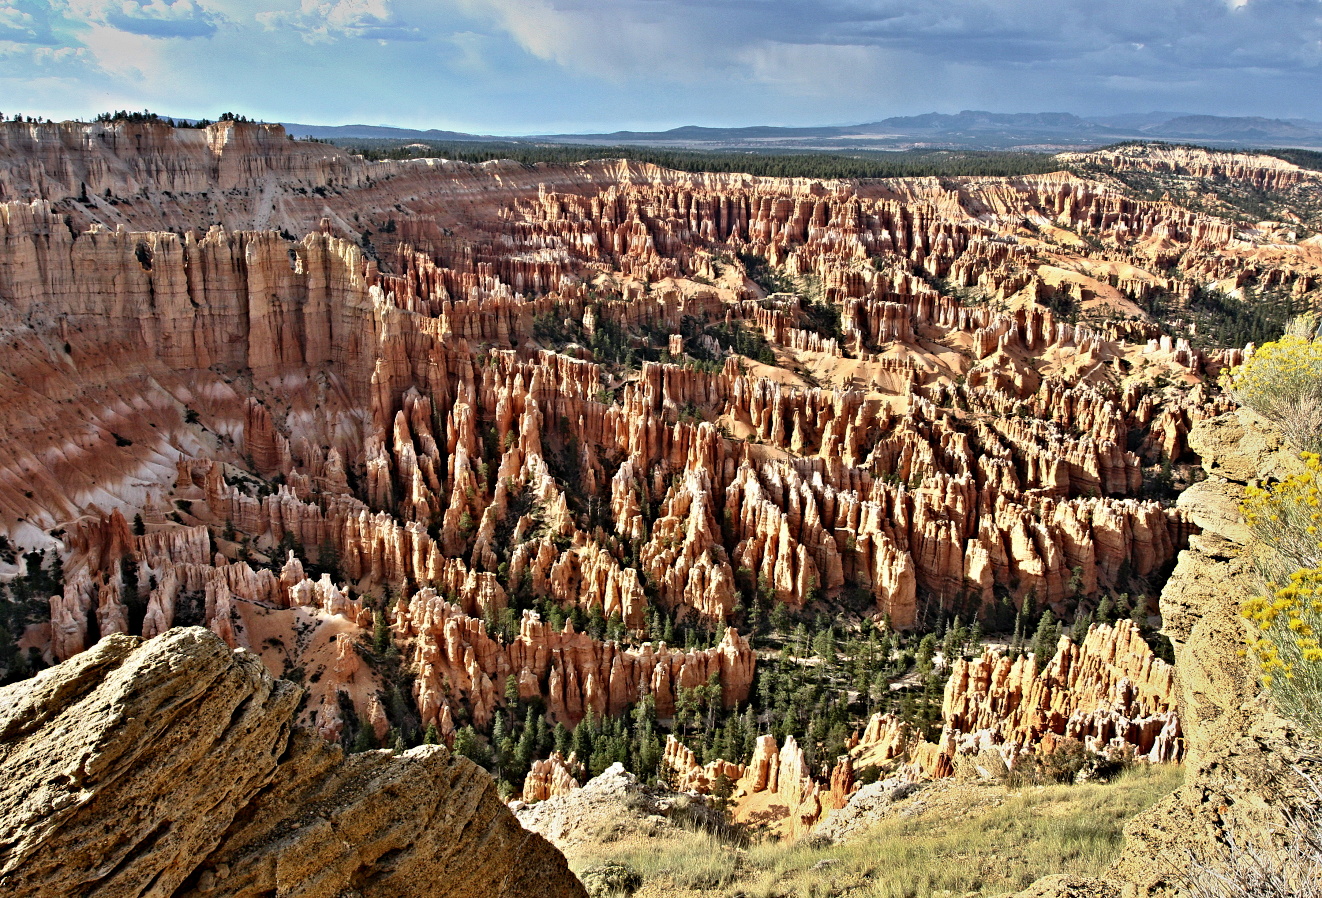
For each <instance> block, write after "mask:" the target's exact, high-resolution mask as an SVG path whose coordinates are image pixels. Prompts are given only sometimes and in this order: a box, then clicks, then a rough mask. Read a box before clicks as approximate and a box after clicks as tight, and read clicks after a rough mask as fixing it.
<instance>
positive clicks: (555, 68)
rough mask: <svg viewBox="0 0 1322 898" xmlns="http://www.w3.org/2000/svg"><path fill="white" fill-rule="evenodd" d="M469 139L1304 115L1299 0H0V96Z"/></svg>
mask: <svg viewBox="0 0 1322 898" xmlns="http://www.w3.org/2000/svg"><path fill="white" fill-rule="evenodd" d="M112 108H130V109H143V108H150V109H152V110H154V111H157V112H161V113H165V114H172V115H181V116H191V117H200V116H207V117H215V116H216V115H217V114H219V113H220V112H223V111H225V110H233V111H235V112H241V113H245V114H248V115H251V116H254V117H259V118H263V119H267V120H278V121H298V122H308V123H315V124H348V123H367V124H394V125H401V126H406V127H422V128H426V127H438V128H448V129H454V130H462V131H471V132H479V133H492V134H520V133H548V132H553V131H595V130H614V129H617V128H668V127H674V126H677V125H684V124H702V125H713V126H720V125H747V124H780V125H814V124H841V123H852V122H865V121H873V120H876V119H879V118H885V117H887V116H891V115H909V114H916V113H922V112H932V111H938V112H957V111H959V110H961V109H988V110H992V111H999V112H1042V111H1063V112H1075V113H1078V114H1081V115H1089V114H1111V113H1120V112H1146V111H1151V110H1178V111H1189V112H1196V113H1207V114H1222V115H1265V116H1272V117H1282V118H1291V117H1299V118H1314V119H1322V0H808V2H789V0H276V2H264V3H261V2H252V0H0V111H4V112H5V113H10V114H12V113H13V112H24V113H28V114H39V115H43V116H50V117H52V118H66V117H84V118H86V117H90V116H92V115H94V114H95V113H97V112H100V111H103V110H106V109H112Z"/></svg>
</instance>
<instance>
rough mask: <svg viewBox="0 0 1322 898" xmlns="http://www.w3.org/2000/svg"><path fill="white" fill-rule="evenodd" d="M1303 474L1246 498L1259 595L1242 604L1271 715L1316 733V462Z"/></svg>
mask: <svg viewBox="0 0 1322 898" xmlns="http://www.w3.org/2000/svg"><path fill="white" fill-rule="evenodd" d="M1303 461H1304V471H1303V472H1302V473H1300V474H1295V475H1293V476H1291V477H1288V478H1286V479H1285V480H1282V481H1281V482H1279V483H1276V484H1272V485H1271V486H1268V487H1265V488H1264V487H1255V486H1250V487H1249V488H1248V489H1247V490H1246V491H1245V498H1244V503H1243V512H1244V518H1245V520H1246V521H1247V522H1248V525H1249V529H1250V531H1251V532H1252V533H1253V536H1254V538H1255V540H1254V541H1255V545H1254V546H1253V555H1254V561H1255V563H1256V565H1257V567H1258V570H1259V571H1260V572H1262V574H1263V575H1264V579H1266V580H1267V589H1266V590H1265V595H1261V596H1257V597H1254V598H1252V599H1249V600H1248V601H1247V602H1245V603H1244V606H1243V614H1244V616H1245V617H1246V618H1248V619H1249V620H1250V621H1251V622H1252V624H1253V627H1252V631H1251V633H1250V636H1249V649H1250V650H1251V651H1252V653H1253V655H1254V657H1256V658H1257V661H1258V664H1259V666H1260V667H1261V669H1262V683H1263V685H1264V686H1266V687H1267V688H1268V690H1270V692H1271V695H1272V699H1273V700H1274V701H1275V703H1276V706H1277V708H1278V709H1279V710H1280V712H1281V713H1282V714H1283V715H1285V716H1286V717H1290V718H1292V719H1294V720H1297V721H1299V722H1300V723H1302V724H1304V725H1305V726H1307V727H1309V728H1310V729H1312V730H1313V731H1315V732H1319V733H1322V643H1319V637H1322V457H1320V456H1318V455H1317V454H1315V453H1311V452H1305V453H1304V454H1303Z"/></svg>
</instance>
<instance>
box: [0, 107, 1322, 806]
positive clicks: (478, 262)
mask: <svg viewBox="0 0 1322 898" xmlns="http://www.w3.org/2000/svg"><path fill="white" fill-rule="evenodd" d="M1257 159H1259V157H1244V159H1243V160H1240V161H1236V162H1234V163H1233V171H1229V170H1228V174H1227V176H1228V177H1235V178H1242V179H1246V180H1247V181H1248V182H1252V183H1255V184H1256V183H1258V182H1261V183H1262V184H1263V185H1266V186H1265V187H1264V188H1263V189H1267V188H1268V187H1270V186H1271V185H1272V184H1276V183H1277V182H1279V183H1281V184H1285V182H1286V181H1289V182H1290V184H1294V183H1295V181H1291V180H1290V179H1291V178H1294V179H1295V180H1297V179H1298V178H1297V177H1296V176H1295V175H1293V174H1288V173H1287V174H1281V173H1279V172H1278V173H1275V174H1273V173H1272V172H1276V169H1275V168H1272V167H1271V166H1270V165H1268V164H1267V163H1263V162H1261V161H1256V162H1255V161H1254V160H1257ZM1103 161H1104V160H1103ZM1099 164H1102V163H1099ZM1120 164H1121V163H1116V165H1120ZM1124 164H1126V165H1128V164H1130V163H1128V162H1127V163H1124ZM1144 164H1148V165H1154V166H1155V165H1164V164H1166V163H1165V162H1162V161H1161V160H1149V161H1148V162H1146V163H1144ZM1181 164H1184V163H1181ZM1218 164H1222V163H1218ZM1225 164H1230V163H1225ZM1254 166H1258V167H1257V168H1255V167H1254ZM1264 166H1266V167H1264ZM1282 171H1284V170H1282ZM1298 177H1303V176H1298ZM1272 179H1276V180H1272ZM1281 179H1285V180H1281ZM0 200H3V202H0V339H2V340H3V341H4V348H5V352H4V353H3V354H0V379H2V380H3V382H4V384H5V385H6V388H5V390H4V392H3V396H0V414H2V415H3V418H4V422H5V427H4V428H3V430H2V431H0V528H3V530H4V532H5V533H6V534H7V537H8V539H10V541H11V542H12V543H13V544H14V545H15V546H16V547H19V548H21V549H22V550H24V551H31V550H47V551H48V557H47V562H46V564H47V568H48V569H49V566H50V564H51V559H53V557H54V556H55V555H57V554H58V556H59V557H60V559H61V564H62V567H63V582H62V584H61V585H60V588H59V589H58V594H54V595H51V596H49V597H47V596H44V595H43V596H39V597H38V598H39V601H40V602H41V603H42V616H43V617H44V620H43V621H35V620H34V622H33V623H32V624H31V626H29V627H28V632H26V633H23V634H17V633H16V634H13V635H14V636H15V637H16V638H17V637H19V636H21V637H22V639H23V642H22V645H23V646H24V649H25V650H26V649H27V648H32V649H34V650H35V651H36V652H37V653H38V654H39V655H42V656H44V657H45V658H46V660H48V661H55V660H60V659H67V658H71V657H74V656H76V655H78V654H79V653H80V652H83V651H86V650H87V649H88V648H89V647H91V646H93V645H95V644H96V643H97V641H98V640H99V639H102V638H105V637H106V636H108V635H110V634H112V633H129V634H135V635H138V634H140V635H145V636H151V635H155V634H159V633H162V632H165V631H166V630H168V629H169V628H170V627H171V626H175V625H180V624H200V625H202V626H206V627H208V628H209V629H211V630H212V631H213V632H214V633H216V634H217V635H219V636H220V637H221V638H222V639H223V640H224V641H225V642H226V643H228V644H229V645H231V646H235V647H246V648H248V649H250V650H252V651H253V652H254V653H257V654H258V655H260V657H261V658H262V659H263V660H264V661H265V662H266V663H267V665H268V667H269V668H270V669H271V671H272V672H273V673H276V674H277V675H289V676H295V677H302V682H304V684H305V685H306V686H307V687H308V689H309V698H308V701H307V702H306V703H305V704H304V706H303V709H302V711H301V712H300V713H301V715H302V719H303V721H304V722H305V723H307V724H309V725H312V726H315V727H316V728H317V729H318V730H320V731H321V732H322V733H323V734H324V735H326V736H327V737H329V738H337V737H339V736H340V735H342V734H344V733H345V732H347V730H346V728H345V727H346V723H352V722H353V721H352V720H346V717H353V716H360V717H364V718H366V719H369V720H376V721H377V723H374V724H373V727H374V728H376V727H377V724H379V722H380V720H381V719H382V715H383V714H385V711H383V710H382V708H383V707H384V706H383V705H382V704H381V702H382V701H383V699H381V698H380V695H384V694H385V693H388V692H389V689H390V686H389V684H386V683H384V682H383V681H382V680H381V675H380V673H379V665H377V664H375V663H364V655H363V653H364V652H365V651H366V649H365V648H364V646H366V645H367V644H368V643H374V647H373V649H372V651H373V652H374V653H377V652H379V653H381V654H382V655H384V654H385V653H387V652H391V653H394V654H393V655H392V657H395V656H396V655H397V657H398V659H399V664H400V665H401V669H402V670H405V671H407V672H408V674H409V675H410V686H409V689H410V690H411V694H410V695H408V696H407V697H406V698H407V700H408V701H411V702H413V703H414V706H415V708H416V711H417V714H418V716H419V718H420V722H421V724H422V725H423V726H433V725H434V726H435V727H436V729H437V732H438V734H439V735H440V736H441V737H442V738H444V739H449V738H452V737H453V733H454V732H455V730H456V729H457V728H458V726H459V725H460V724H457V723H456V721H469V722H471V723H473V724H475V725H477V726H483V725H485V724H487V723H488V722H490V721H491V720H492V719H493V715H494V714H495V713H497V711H498V710H500V709H503V708H505V707H506V706H507V703H508V701H509V697H510V696H512V695H514V694H517V695H518V696H519V698H520V699H521V700H531V699H533V698H537V699H539V700H540V701H541V702H542V703H543V707H544V709H545V711H546V713H547V715H548V719H549V720H552V721H555V722H563V723H564V724H566V726H570V727H572V726H573V725H575V724H576V723H577V722H578V721H579V720H581V719H582V718H583V717H584V716H585V715H586V714H588V713H592V714H593V715H603V714H604V715H618V714H620V713H622V712H623V711H624V710H626V709H627V708H629V707H631V706H632V705H634V704H635V703H637V702H638V701H639V700H640V699H642V698H643V697H651V699H652V700H653V701H654V702H655V706H656V711H657V714H658V715H659V716H661V717H663V718H664V717H668V716H669V715H670V714H672V713H673V711H674V703H675V701H676V697H677V696H678V695H679V693H680V691H681V690H683V689H688V688H693V687H696V686H701V685H704V684H707V683H709V682H711V681H713V680H714V681H715V682H716V683H718V684H719V686H720V688H721V702H722V704H723V706H724V707H727V708H731V707H734V706H736V705H739V704H740V703H742V702H743V701H744V700H745V699H747V697H748V695H749V690H750V687H751V684H752V682H753V678H754V675H755V667H756V659H755V656H754V653H753V651H752V649H751V648H750V647H749V644H748V640H747V634H746V633H741V632H740V630H739V627H740V626H745V628H746V621H747V619H748V618H747V613H748V609H750V608H751V607H752V606H753V605H754V604H756V603H759V602H760V603H762V604H763V607H764V609H769V608H773V607H774V606H775V605H776V604H784V605H786V606H789V607H790V608H794V609H801V608H815V607H822V603H826V604H827V605H830V603H838V602H842V601H845V600H848V601H849V602H850V603H852V607H861V608H863V610H864V611H865V612H866V613H867V614H869V615H874V616H875V617H876V618H877V619H878V620H883V619H884V620H888V621H889V622H890V624H891V625H892V626H894V627H897V628H901V629H909V628H915V627H920V626H922V625H924V624H925V623H927V622H930V621H933V620H935V619H936V618H937V617H940V616H953V615H954V614H956V613H959V614H962V615H964V617H965V619H966V620H968V619H970V618H971V617H972V616H974V615H977V614H983V615H984V616H985V615H988V614H991V613H993V612H995V611H996V609H998V608H1005V607H1010V608H1011V609H1013V608H1014V607H1017V606H1018V605H1019V604H1020V603H1022V602H1023V601H1024V600H1025V599H1027V598H1029V597H1031V598H1032V600H1033V601H1034V602H1035V603H1036V607H1038V608H1042V607H1047V606H1050V607H1051V608H1053V609H1055V610H1056V611H1057V612H1058V613H1059V614H1061V615H1063V616H1069V615H1070V614H1072V613H1073V609H1074V608H1075V607H1076V606H1078V605H1079V604H1080V603H1092V602H1095V601H1096V600H1097V599H1098V597H1099V596H1100V595H1102V594H1104V593H1107V592H1111V591H1128V592H1136V591H1140V590H1141V588H1142V584H1147V588H1148V590H1149V594H1150V595H1154V594H1155V592H1154V590H1153V584H1157V583H1159V581H1160V579H1161V578H1162V577H1163V576H1165V574H1166V572H1167V571H1168V570H1169V569H1170V567H1171V565H1172V563H1173V562H1174V560H1175V558H1176V555H1177V553H1178V552H1179V551H1180V550H1181V548H1183V547H1184V546H1185V545H1186V544H1187V540H1188V537H1189V535H1190V533H1191V532H1193V531H1194V529H1195V528H1194V525H1193V524H1192V523H1191V522H1190V521H1189V520H1188V519H1187V518H1186V517H1185V515H1183V514H1182V513H1181V512H1180V511H1179V510H1178V509H1176V508H1175V507H1173V506H1172V505H1171V504H1170V503H1169V502H1166V503H1163V502H1161V501H1158V500H1157V498H1156V497H1154V496H1153V495H1152V494H1151V491H1150V489H1149V488H1148V487H1146V486H1145V468H1147V473H1148V474H1151V473H1152V471H1153V470H1155V469H1156V467H1157V466H1159V465H1161V464H1162V463H1163V461H1169V462H1171V463H1174V464H1179V463H1180V462H1181V461H1182V459H1185V458H1186V457H1187V453H1188V451H1189V447H1188V439H1187V438H1188V434H1189V431H1190V428H1191V427H1193V426H1195V425H1196V424H1197V422H1199V421H1200V420H1202V419H1205V418H1208V417H1210V416H1213V415H1215V414H1217V413H1220V412H1222V411H1224V410H1225V409H1226V408H1227V407H1228V406H1227V404H1226V401H1225V400H1224V399H1223V398H1221V397H1220V396H1219V395H1218V394H1216V393H1215V391H1214V390H1212V389H1210V388H1209V387H1208V386H1207V385H1206V379H1207V378H1208V377H1209V376H1212V375H1215V374H1217V373H1219V372H1220V371H1221V370H1222V369H1223V368H1224V367H1225V366H1226V365H1228V364H1231V363H1234V362H1235V361H1237V360H1239V359H1240V358H1242V353H1241V352H1240V351H1239V350H1234V349H1232V350H1211V349H1202V348H1197V347H1194V346H1192V345H1190V344H1189V343H1188V342H1187V341H1186V340H1183V339H1179V338H1175V339H1172V338H1171V337H1170V336H1168V335H1165V334H1163V333H1161V332H1160V330H1159V329H1158V328H1157V327H1156V325H1155V324H1154V323H1153V322H1152V321H1151V320H1150V319H1149V317H1148V316H1147V315H1146V314H1145V313H1144V312H1143V311H1142V309H1141V308H1140V307H1139V306H1138V305H1136V303H1137V302H1139V301H1143V300H1145V299H1146V298H1148V297H1150V296H1152V295H1154V294H1155V293H1157V292H1160V293H1162V294H1163V295H1170V296H1175V297H1180V296H1182V295H1186V294H1187V293H1188V290H1187V288H1188V285H1189V283H1190V281H1189V279H1188V278H1186V276H1185V275H1186V274H1188V275H1189V276H1190V277H1192V276H1193V275H1195V274H1196V276H1197V277H1201V278H1203V279H1205V280H1206V279H1208V278H1218V277H1230V276H1232V275H1233V274H1234V272H1242V271H1246V270H1251V271H1254V272H1256V274H1255V275H1254V276H1255V277H1258V278H1259V279H1260V280H1261V282H1263V283H1271V284H1273V285H1276V286H1280V287H1282V288H1283V289H1289V290H1293V291H1295V292H1297V293H1299V294H1300V295H1304V294H1307V293H1308V292H1309V291H1310V290H1312V289H1313V285H1314V284H1315V283H1316V280H1315V279H1316V278H1317V276H1318V272H1319V271H1322V266H1319V264H1318V262H1319V257H1318V251H1317V248H1316V247H1311V246H1305V245H1302V244H1288V245H1287V244H1286V243H1283V242H1273V240H1274V239H1275V238H1273V237H1272V235H1271V234H1270V233H1268V232H1266V231H1256V232H1254V233H1248V232H1246V231H1244V230H1243V229H1242V228H1241V227H1240V226H1239V225H1237V224H1235V223H1234V222H1232V221H1229V220H1226V219H1220V218H1216V217H1212V216H1209V215H1207V214H1204V213H1201V212H1195V211H1191V210H1189V209H1186V208H1182V207H1180V206H1178V205H1175V204H1172V203H1168V202H1151V201H1147V200H1142V199H1137V198H1134V197H1132V196H1128V195H1126V194H1124V193H1122V192H1120V191H1119V190H1118V189H1117V188H1115V187H1113V186H1110V185H1109V184H1108V182H1106V181H1105V180H1104V179H1101V178H1098V179H1088V178H1083V177H1079V176H1076V175H1073V174H1068V173H1065V172H1061V173H1057V174H1050V175H1041V176H1027V177H1018V178H969V179H945V180H941V181H938V180H936V179H911V180H895V181H876V182H859V183H854V182H820V181H809V180H803V179H775V178H769V179H758V178H753V177H750V176H745V175H714V174H687V173H681V172H673V171H666V170H662V169H658V168H656V167H653V166H647V165H638V164H631V163H625V162H594V163H584V164H581V165H566V166H541V167H536V168H525V167H523V166H519V165H515V164H513V163H486V164H483V165H465V164H460V163H452V162H445V161H440V160H420V161H413V162H400V163H367V162H364V161H363V160H361V159H360V158H357V157H353V156H350V155H348V154H345V153H344V152H342V151H340V150H338V149H336V148H334V147H329V146H325V145H321V144H311V143H303V142H298V141H290V140H287V139H286V137H285V136H284V135H283V133H281V132H280V129H279V128H278V127H277V126H258V125H248V124H236V123H224V124H221V125H216V126H212V127H210V128H207V129H201V130H178V131H176V130H172V129H169V128H166V127H164V126H158V125H141V126H138V125H72V124H67V125H26V124H17V123H4V124H3V125H0ZM1227 266H1230V267H1231V268H1232V269H1233V270H1234V271H1233V272H1231V273H1230V274H1227V273H1226V272H1227ZM750 271H751V272H752V273H754V274H757V275H758V277H759V278H761V279H762V280H763V281H767V282H768V287H771V288H774V287H776V286H778V284H779V285H780V286H785V285H790V286H794V287H795V288H796V289H797V290H798V293H797V294H796V293H792V292H786V291H784V290H776V289H766V288H764V287H763V286H760V285H759V284H758V283H756V282H755V281H754V280H752V279H750V278H748V277H746V274H747V273H748V272H750ZM768 272H770V273H771V275H773V276H774V277H776V278H781V279H782V280H783V283H780V282H777V283H770V282H769V281H768V277H767V273H768ZM1234 276H1238V275H1234ZM794 279H798V280H794ZM1062 297H1065V298H1066V299H1067V300H1068V302H1066V300H1065V299H1062ZM1062 303H1064V305H1062ZM1065 305H1068V307H1069V309H1070V310H1072V311H1065V310H1064V307H1065ZM828 310H829V311H828ZM1150 480H1151V478H1150V477H1149V481H1150ZM1149 486H1150V482H1149ZM19 564H21V562H16V566H15V567H14V568H12V569H11V568H6V571H8V570H14V571H15V572H17V566H18V565H19ZM52 592H55V590H52ZM552 611H554V612H555V614H554V615H553V614H552ZM571 613H572V614H576V615H578V617H577V620H578V625H577V626H576V625H575V624H574V623H573V621H572V620H571V621H567V620H566V619H565V618H566V617H567V616H569V615H571ZM661 615H664V616H665V617H666V619H669V620H674V619H678V620H680V621H688V622H695V621H697V622H702V623H703V624H704V625H705V626H707V627H708V628H710V629H711V630H712V631H713V632H714V634H715V636H714V638H713V639H711V640H709V641H708V642H706V643H704V644H703V645H702V646H686V645H680V644H679V643H678V641H676V644H673V645H667V644H665V643H666V640H665V639H664V638H663V637H662V635H661V633H659V632H657V628H656V626H655V625H656V622H657V621H658V620H659V619H660V616H661ZM585 621H589V622H590V625H585V623H584V622H585ZM730 624H734V625H735V626H734V627H733V628H731V629H726V626H727V625H730ZM971 663H972V664H975V665H976V664H978V663H979V662H976V661H975V662H971ZM986 664H988V665H992V666H994V663H993V662H992V661H987V662H986ZM1073 669H1074V668H1073V667H1071V670H1073ZM980 675H981V674H980ZM1026 688H1027V687H1026ZM1099 688H1100V687H1099ZM342 697H344V698H345V699H347V703H346V701H344V700H343V699H342ZM374 700H375V701H377V706H376V708H375V710H374V709H373V705H372V702H373V701H374ZM1043 701H1047V700H1046V699H1043ZM1052 701H1054V699H1053V700H1052ZM387 704H388V703H387ZM975 704H976V703H975ZM350 705H351V706H352V708H350ZM1048 705H1050V701H1048ZM386 710H389V709H388V708H387V709H386ZM1147 710H1150V709H1147ZM1147 710H1145V711H1144V713H1147ZM966 713H967V714H968V715H972V717H970V720H971V721H972V722H971V723H970V724H969V726H970V727H972V729H970V728H962V730H961V731H964V732H973V731H974V730H980V729H987V728H988V727H991V726H993V722H992V721H991V720H990V719H984V718H985V715H984V714H983V713H982V712H981V711H978V710H977V708H976V707H973V706H970V708H969V709H968V711H967V712H966ZM1052 713H1055V712H1054V711H1053V712H1052ZM1060 713H1066V712H1065V711H1064V710H1062V711H1061V712H1060ZM1068 713H1069V714H1071V715H1072V714H1073V713H1074V711H1073V710H1070V711H1068ZM1154 713H1155V712H1154ZM1140 716H1141V715H1140ZM975 718H976V719H975ZM996 725H999V724H996ZM1099 727H1100V724H1098V725H1097V726H1096V727H1093V728H1092V729H1094V730H1098V732H1097V733H1092V730H1089V732H1090V733H1092V734H1093V735H1096V736H1097V738H1102V735H1101V733H1100V729H1099ZM350 729H352V727H350ZM388 732H389V728H388V727H387V733H388ZM1163 744H1165V743H1163ZM777 751H778V752H779V754H780V755H784V753H785V749H784V748H783V747H781V748H778V749H777ZM943 751H944V749H943ZM947 754H948V752H947ZM813 774H814V775H819V774H818V772H816V771H814V772H813ZM745 775H747V774H745ZM842 776H843V774H842ZM825 782H826V781H825V780H823V783H825ZM800 803H802V802H800Z"/></svg>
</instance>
